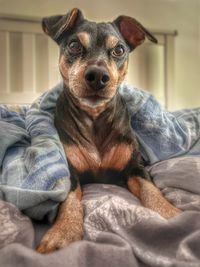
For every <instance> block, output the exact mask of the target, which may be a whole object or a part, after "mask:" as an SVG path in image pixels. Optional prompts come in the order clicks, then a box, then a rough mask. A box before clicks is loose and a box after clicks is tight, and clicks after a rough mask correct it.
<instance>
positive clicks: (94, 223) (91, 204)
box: [0, 157, 200, 267]
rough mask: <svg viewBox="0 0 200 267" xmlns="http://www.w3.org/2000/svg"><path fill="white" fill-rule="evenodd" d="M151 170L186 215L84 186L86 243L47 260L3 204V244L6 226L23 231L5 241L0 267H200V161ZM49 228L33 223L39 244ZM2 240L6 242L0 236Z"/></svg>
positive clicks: (107, 188) (119, 191) (120, 192)
mask: <svg viewBox="0 0 200 267" xmlns="http://www.w3.org/2000/svg"><path fill="white" fill-rule="evenodd" d="M149 171H150V173H151V175H152V177H153V180H154V182H155V183H156V185H157V186H158V187H160V188H161V190H162V192H163V193H164V195H165V196H166V197H167V198H168V199H170V200H171V201H172V202H173V203H174V204H176V205H177V206H178V207H180V208H183V209H184V212H183V213H182V214H180V215H178V216H177V217H175V218H172V219H170V220H166V219H164V218H162V217H161V216H160V215H158V214H157V213H155V212H153V211H151V210H149V209H147V208H144V207H143V206H142V205H141V203H140V202H139V200H138V199H137V198H136V197H134V196H133V195H132V194H131V193H130V192H128V191H127V190H125V189H123V188H121V187H118V186H114V185H103V184H91V185H86V186H84V188H83V200H82V203H83V207H84V212H85V218H84V240H83V241H78V242H73V243H72V244H71V245H69V246H68V247H66V248H63V249H61V250H59V251H56V252H54V253H51V254H49V255H48V256H45V255H40V254H39V253H37V252H36V251H34V250H33V249H31V248H30V246H31V242H30V241H29V242H28V243H27V242H26V240H25V239H22V238H20V233H21V234H23V231H24V230H23V228H22V227H21V228H20V229H19V226H18V222H16V220H15V215H14V214H15V213H13V207H10V205H9V204H8V203H4V209H1V210H0V217H1V216H2V210H5V207H6V209H7V212H6V214H7V215H6V223H4V224H3V226H1V227H0V233H1V232H3V233H4V240H6V239H8V237H9V236H10V234H9V233H8V232H7V234H6V229H7V224H8V225H13V224H14V225H16V227H17V228H18V229H19V230H18V231H19V232H18V235H16V236H14V237H13V238H12V239H11V240H10V241H6V242H5V243H3V244H4V246H3V248H2V249H0V266H3V267H12V266H15V267H26V266H29V267H32V266H33V267H35V266H44V267H48V266H57V267H66V266H67V267H80V266H81V267H88V266H93V267H102V266H106V267H107V266H114V267H152V266H153V267H199V266H200V192H199V191H200V189H199V188H200V187H199V183H200V157H181V158H174V159H170V160H165V161H163V162H160V163H157V164H155V165H153V166H151V168H150V169H149ZM4 214H5V213H4ZM20 216H21V215H20ZM27 220H28V219H27ZM26 223H27V222H26ZM28 227H29V229H30V231H29V233H27V231H26V233H27V238H28V237H30V236H32V233H33V228H32V226H31V225H30V224H27V225H26V229H28ZM12 228H13V227H12ZM47 228H48V226H47V225H44V224H38V223H37V224H35V234H36V244H38V242H39V240H40V238H41V236H42V235H43V234H44V232H45V231H46V230H47ZM0 238H1V241H2V236H1V234H0ZM36 244H35V245H36Z"/></svg>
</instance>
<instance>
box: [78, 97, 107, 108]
mask: <svg viewBox="0 0 200 267" xmlns="http://www.w3.org/2000/svg"><path fill="white" fill-rule="evenodd" d="M109 100H110V99H109V98H107V97H103V96H99V95H92V96H86V97H83V98H81V102H82V103H83V104H84V105H87V106H90V107H96V106H100V105H102V104H104V103H106V102H108V101H109Z"/></svg>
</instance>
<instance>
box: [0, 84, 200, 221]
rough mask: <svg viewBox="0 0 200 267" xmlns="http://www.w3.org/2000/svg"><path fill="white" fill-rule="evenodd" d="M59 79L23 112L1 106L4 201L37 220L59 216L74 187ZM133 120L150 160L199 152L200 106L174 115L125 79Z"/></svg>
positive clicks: (0, 168)
mask: <svg viewBox="0 0 200 267" xmlns="http://www.w3.org/2000/svg"><path fill="white" fill-rule="evenodd" d="M62 90H63V84H62V83H60V84H58V85H57V86H56V87H54V88H53V89H52V90H50V91H48V92H46V93H45V94H44V95H42V96H41V97H40V98H39V99H37V100H36V101H35V102H34V103H33V104H32V105H31V106H24V107H22V108H20V109H19V110H18V111H16V109H13V108H12V107H9V106H4V105H1V106H0V199H3V200H6V201H8V202H10V203H13V204H15V205H16V206H17V207H18V208H19V209H20V210H22V211H23V212H24V213H26V214H27V215H28V216H29V217H31V218H34V219H43V218H44V217H48V219H49V220H50V221H51V220H53V218H54V217H55V214H56V209H57V207H58V203H59V202H61V201H63V200H64V199H65V198H66V196H67V193H68V192H69V188H70V179H69V177H70V174H69V169H68V165H67V160H66V158H65V155H64V151H63V147H62V145H61V143H60V140H59V137H58V134H57V131H56V129H55V127H54V110H55V105H56V99H57V98H58V96H59V94H60V93H61V91H62ZM119 93H120V94H121V95H122V97H123V98H124V100H125V102H126V104H127V107H128V110H129V113H130V116H131V124H132V127H133V129H134V131H135V133H136V136H137V138H138V141H139V144H140V149H141V152H142V155H143V158H144V159H145V162H146V164H148V165H149V164H153V163H156V162H159V161H161V160H165V159H168V158H172V157H177V156H181V155H193V156H194V155H199V154H200V109H193V110H185V111H182V112H179V113H174V114H173V113H169V112H167V111H166V110H165V109H163V108H162V107H161V106H160V104H159V103H158V102H157V101H156V99H155V98H154V97H153V96H151V95H150V94H148V93H147V92H145V91H142V90H139V89H136V88H134V87H131V86H129V85H127V84H126V83H124V84H123V85H122V86H121V88H120V90H119Z"/></svg>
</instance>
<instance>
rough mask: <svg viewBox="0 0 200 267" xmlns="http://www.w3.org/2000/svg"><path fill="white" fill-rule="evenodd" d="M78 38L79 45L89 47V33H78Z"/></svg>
mask: <svg viewBox="0 0 200 267" xmlns="http://www.w3.org/2000/svg"><path fill="white" fill-rule="evenodd" d="M78 38H79V40H80V42H81V44H82V45H83V46H84V47H89V45H90V35H89V33H87V32H79V33H78Z"/></svg>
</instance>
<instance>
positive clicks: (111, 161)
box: [64, 144, 134, 172]
mask: <svg viewBox="0 0 200 267" xmlns="http://www.w3.org/2000/svg"><path fill="white" fill-rule="evenodd" d="M64 150H65V154H66V157H67V159H68V160H69V161H70V163H71V164H72V166H74V167H75V168H76V169H77V170H78V171H80V172H84V171H88V170H93V171H97V170H98V169H107V168H112V169H116V170H119V171H120V170H123V169H124V168H125V166H126V164H127V163H128V161H129V160H130V158H131V155H132V152H133V150H134V147H133V145H127V144H117V145H115V146H113V147H112V148H111V149H110V150H109V151H107V152H106V153H105V154H104V155H100V154H99V153H98V151H97V150H96V149H95V148H92V149H91V150H87V149H85V148H84V147H78V146H77V145H64Z"/></svg>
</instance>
